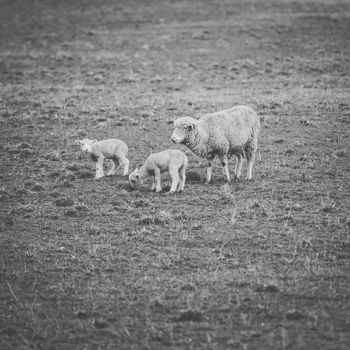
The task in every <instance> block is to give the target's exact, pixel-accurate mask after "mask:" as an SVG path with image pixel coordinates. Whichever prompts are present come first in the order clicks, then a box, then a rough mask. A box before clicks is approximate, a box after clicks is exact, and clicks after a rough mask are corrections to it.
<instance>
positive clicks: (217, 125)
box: [171, 106, 260, 183]
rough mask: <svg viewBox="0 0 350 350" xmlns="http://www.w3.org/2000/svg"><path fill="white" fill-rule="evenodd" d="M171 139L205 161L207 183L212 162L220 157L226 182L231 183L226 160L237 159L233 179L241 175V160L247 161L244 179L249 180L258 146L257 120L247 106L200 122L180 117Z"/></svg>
mask: <svg viewBox="0 0 350 350" xmlns="http://www.w3.org/2000/svg"><path fill="white" fill-rule="evenodd" d="M174 128H175V129H174V132H173V134H172V136H171V139H172V141H173V142H174V143H181V144H183V145H185V146H187V147H188V148H189V149H190V150H191V151H192V152H193V153H195V154H196V155H198V156H200V157H202V158H206V159H207V161H208V168H207V178H206V183H209V182H211V174H212V162H213V159H214V158H215V156H216V155H218V156H219V158H220V161H221V164H222V167H223V172H224V174H225V176H226V180H227V181H230V174H229V171H228V167H227V160H228V159H229V158H230V157H231V156H232V155H235V156H236V157H237V159H238V160H237V163H236V169H235V178H236V179H238V178H239V177H240V175H241V170H242V163H243V158H246V159H247V162H248V173H247V177H246V179H247V180H250V179H251V178H252V168H253V163H254V157H255V152H256V150H257V147H258V136H259V132H260V118H259V116H258V115H257V114H256V113H255V111H253V110H252V109H251V108H250V107H247V106H236V107H233V108H231V109H227V110H224V111H219V112H216V113H210V114H206V115H204V116H202V117H201V118H200V119H198V120H197V119H193V118H190V117H181V118H178V119H176V120H175V121H174Z"/></svg>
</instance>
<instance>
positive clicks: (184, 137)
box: [171, 117, 197, 144]
mask: <svg viewBox="0 0 350 350" xmlns="http://www.w3.org/2000/svg"><path fill="white" fill-rule="evenodd" d="M196 127H197V120H196V119H193V118H191V117H181V118H178V119H176V120H175V121H174V132H173V134H172V135H171V140H172V141H173V142H174V143H183V144H186V143H188V141H189V139H190V137H191V135H193V133H194V132H195V130H196Z"/></svg>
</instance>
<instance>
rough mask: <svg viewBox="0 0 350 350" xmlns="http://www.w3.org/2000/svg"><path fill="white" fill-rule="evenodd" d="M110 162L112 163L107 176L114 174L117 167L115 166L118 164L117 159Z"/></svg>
mask: <svg viewBox="0 0 350 350" xmlns="http://www.w3.org/2000/svg"><path fill="white" fill-rule="evenodd" d="M110 162H111V163H112V167H111V169H110V170H109V171H108V173H107V176H111V175H115V173H116V172H117V168H116V167H117V166H118V165H119V163H118V161H117V160H115V159H112V160H111V161H110Z"/></svg>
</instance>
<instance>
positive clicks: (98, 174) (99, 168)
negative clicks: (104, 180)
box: [95, 157, 105, 179]
mask: <svg viewBox="0 0 350 350" xmlns="http://www.w3.org/2000/svg"><path fill="white" fill-rule="evenodd" d="M103 161H104V157H99V158H98V159H97V162H96V175H95V179H100V178H101V177H103V176H104V175H105V174H104V172H103Z"/></svg>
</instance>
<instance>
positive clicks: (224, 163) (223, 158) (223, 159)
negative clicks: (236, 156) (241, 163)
mask: <svg viewBox="0 0 350 350" xmlns="http://www.w3.org/2000/svg"><path fill="white" fill-rule="evenodd" d="M220 161H221V164H222V171H223V173H224V175H225V176H226V181H227V182H230V180H231V179H230V173H229V171H228V166H227V162H228V160H227V155H226V154H225V155H223V156H221V157H220Z"/></svg>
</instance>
